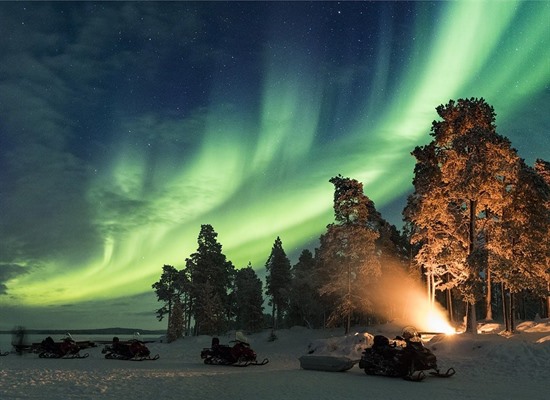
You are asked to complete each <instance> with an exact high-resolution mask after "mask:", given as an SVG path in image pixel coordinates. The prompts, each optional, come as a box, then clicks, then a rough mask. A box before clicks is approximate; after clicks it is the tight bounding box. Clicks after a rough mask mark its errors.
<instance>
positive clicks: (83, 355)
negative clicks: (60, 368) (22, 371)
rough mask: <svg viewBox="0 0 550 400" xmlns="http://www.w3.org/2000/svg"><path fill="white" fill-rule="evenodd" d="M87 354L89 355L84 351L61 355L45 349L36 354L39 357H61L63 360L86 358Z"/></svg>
mask: <svg viewBox="0 0 550 400" xmlns="http://www.w3.org/2000/svg"><path fill="white" fill-rule="evenodd" d="M89 356H90V354H89V353H84V354H79V353H74V354H65V355H61V354H59V353H51V352H47V351H43V352H42V353H39V354H38V357H39V358H57V359H63V360H72V359H76V358H88V357H89Z"/></svg>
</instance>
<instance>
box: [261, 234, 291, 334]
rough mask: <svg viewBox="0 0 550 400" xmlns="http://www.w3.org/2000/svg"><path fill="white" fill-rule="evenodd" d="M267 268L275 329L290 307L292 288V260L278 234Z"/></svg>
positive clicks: (268, 291)
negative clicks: (289, 300)
mask: <svg viewBox="0 0 550 400" xmlns="http://www.w3.org/2000/svg"><path fill="white" fill-rule="evenodd" d="M265 269H266V273H267V275H266V294H267V295H268V296H271V300H270V305H271V306H272V309H271V319H272V322H273V330H275V329H277V325H278V322H279V321H281V320H282V318H283V315H284V313H285V311H286V310H287V309H288V299H289V289H290V281H291V276H290V260H289V259H288V257H287V256H286V253H285V251H284V249H283V243H282V241H281V239H280V238H279V237H278V236H277V239H275V242H274V243H273V247H272V249H271V254H270V255H269V258H268V259H267V261H266V263H265Z"/></svg>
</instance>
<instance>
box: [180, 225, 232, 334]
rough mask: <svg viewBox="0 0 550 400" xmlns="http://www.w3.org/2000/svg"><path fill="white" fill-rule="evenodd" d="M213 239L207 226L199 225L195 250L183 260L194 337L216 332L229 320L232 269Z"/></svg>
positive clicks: (213, 233) (212, 229) (214, 234)
mask: <svg viewBox="0 0 550 400" xmlns="http://www.w3.org/2000/svg"><path fill="white" fill-rule="evenodd" d="M217 237H218V234H217V233H216V231H215V230H214V228H213V227H212V226H211V225H208V224H205V225H201V230H200V233H199V236H198V240H197V242H198V248H197V251H196V252H195V253H193V254H192V255H191V256H190V257H189V258H187V259H186V260H185V261H186V266H185V268H186V272H187V273H188V275H189V278H190V298H191V310H192V313H193V317H194V319H195V324H196V325H195V334H212V333H219V332H220V330H221V329H223V328H224V327H227V324H228V322H229V320H230V317H231V301H230V297H229V292H230V290H231V288H232V287H233V280H234V273H235V268H234V267H233V264H232V263H231V262H230V261H228V260H227V258H226V256H225V255H224V254H223V253H222V245H221V244H220V243H219V242H218V240H217Z"/></svg>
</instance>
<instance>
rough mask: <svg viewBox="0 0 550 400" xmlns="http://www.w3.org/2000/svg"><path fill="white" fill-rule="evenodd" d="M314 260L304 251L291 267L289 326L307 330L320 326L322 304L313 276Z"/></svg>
mask: <svg viewBox="0 0 550 400" xmlns="http://www.w3.org/2000/svg"><path fill="white" fill-rule="evenodd" d="M315 271H316V270H315V259H314V257H313V254H312V253H311V251H309V250H307V249H305V250H303V251H302V253H301V254H300V257H299V259H298V262H297V263H296V264H295V265H294V266H293V267H292V270H291V274H292V283H291V285H290V307H289V315H288V320H289V325H291V326H292V325H305V326H307V327H308V328H314V327H318V326H320V316H321V315H322V302H321V299H320V296H319V292H318V287H319V283H318V279H317V276H316V274H315Z"/></svg>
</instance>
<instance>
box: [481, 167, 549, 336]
mask: <svg viewBox="0 0 550 400" xmlns="http://www.w3.org/2000/svg"><path fill="white" fill-rule="evenodd" d="M510 195H511V196H512V198H513V202H512V204H510V205H509V206H508V207H507V208H506V209H505V210H504V214H503V219H502V223H500V224H498V225H497V227H496V228H495V229H494V230H493V233H492V237H494V240H490V241H489V242H488V245H487V247H488V248H489V250H490V254H491V256H492V257H493V258H494V265H495V266H494V272H495V280H496V281H498V282H501V283H502V284H503V286H504V287H505V289H506V290H507V292H508V296H507V299H509V301H508V302H507V303H508V304H507V307H506V308H505V322H506V328H507V330H510V331H513V330H514V328H515V323H514V319H513V317H514V308H515V302H514V297H515V296H514V295H515V294H517V293H519V292H521V291H530V292H532V293H535V294H538V295H539V296H541V297H547V296H548V287H549V284H550V271H549V269H548V265H549V262H550V241H549V240H548V237H549V234H550V208H549V207H548V204H549V203H550V187H549V185H548V184H547V183H546V182H545V181H544V179H543V176H541V175H539V174H537V172H536V171H535V170H534V169H533V168H530V167H528V166H527V165H525V164H524V163H523V162H522V163H521V168H520V170H519V179H518V182H517V184H516V186H515V187H514V189H513V190H511V191H510Z"/></svg>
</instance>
